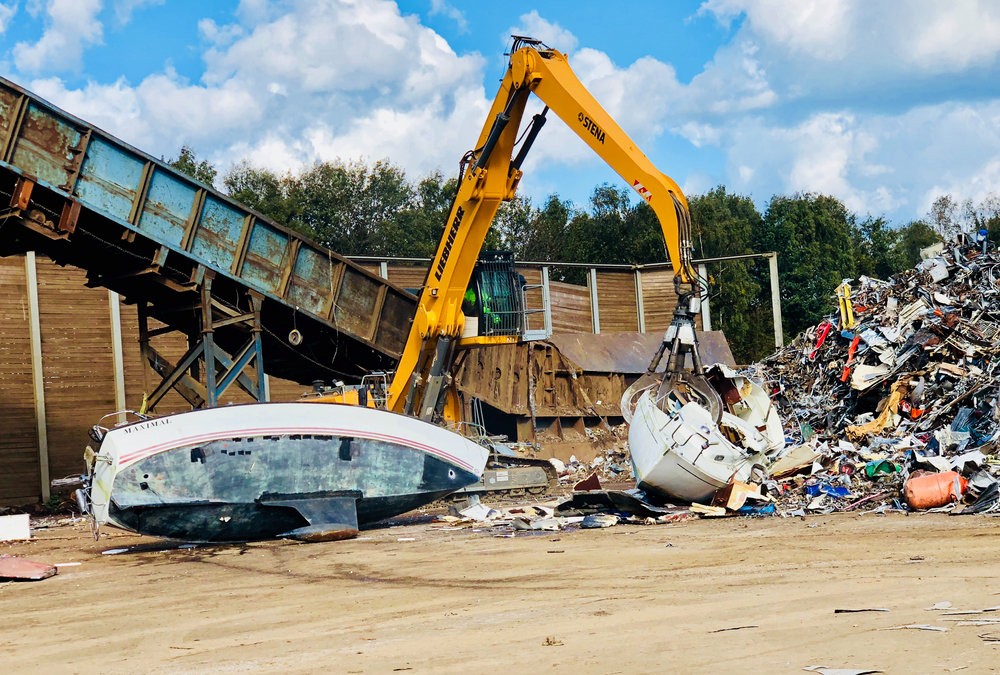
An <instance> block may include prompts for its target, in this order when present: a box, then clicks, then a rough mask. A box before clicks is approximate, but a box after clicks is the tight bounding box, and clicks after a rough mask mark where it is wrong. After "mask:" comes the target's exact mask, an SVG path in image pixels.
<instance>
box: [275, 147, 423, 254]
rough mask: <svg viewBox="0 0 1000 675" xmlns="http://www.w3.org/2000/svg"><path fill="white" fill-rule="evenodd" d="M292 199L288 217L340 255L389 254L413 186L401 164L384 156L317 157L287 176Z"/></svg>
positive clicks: (411, 196) (394, 251) (408, 203)
mask: <svg viewBox="0 0 1000 675" xmlns="http://www.w3.org/2000/svg"><path fill="white" fill-rule="evenodd" d="M285 194H286V197H287V199H289V200H290V201H291V202H292V203H293V204H294V205H295V208H294V209H293V211H294V214H293V215H292V220H291V222H290V223H289V224H290V225H292V226H293V227H295V228H296V229H298V230H299V231H302V232H309V233H311V236H312V237H313V238H314V239H316V241H317V242H319V243H320V244H322V245H324V246H327V247H329V248H331V249H333V250H334V251H337V252H338V253H340V254H343V255H392V254H396V253H398V252H399V251H398V250H394V246H393V242H398V241H399V240H400V239H401V236H400V233H399V231H398V226H399V223H398V221H397V220H396V218H397V216H398V214H399V213H401V212H403V211H405V210H406V209H407V208H408V207H410V206H411V204H412V201H413V199H414V198H415V194H414V190H413V188H412V187H411V186H410V184H409V183H408V182H407V180H406V175H405V173H404V172H403V170H402V169H400V168H399V167H396V166H393V165H391V164H389V163H388V162H386V161H382V160H380V161H377V162H375V164H374V165H372V166H371V167H369V166H367V165H366V164H364V163H362V162H354V163H350V164H345V163H343V162H341V161H339V160H337V161H334V162H321V163H317V164H315V165H314V166H313V167H312V168H310V169H309V170H308V171H305V172H304V173H302V174H300V175H299V176H295V177H292V178H290V179H288V181H287V188H286V191H285Z"/></svg>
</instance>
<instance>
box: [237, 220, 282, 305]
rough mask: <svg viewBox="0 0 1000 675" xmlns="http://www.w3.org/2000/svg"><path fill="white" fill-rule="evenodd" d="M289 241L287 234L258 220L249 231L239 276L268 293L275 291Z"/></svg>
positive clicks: (279, 281) (278, 283) (279, 283)
mask: <svg viewBox="0 0 1000 675" xmlns="http://www.w3.org/2000/svg"><path fill="white" fill-rule="evenodd" d="M290 243H291V242H290V239H289V236H288V235H287V234H285V233H284V232H282V231H281V230H279V229H277V228H274V227H271V226H270V225H268V224H267V223H264V222H261V221H259V220H258V221H257V222H256V223H255V224H254V228H253V232H251V233H250V243H249V244H248V245H247V257H246V260H245V261H244V262H243V269H241V270H240V277H241V278H243V279H244V280H245V281H246V282H247V283H249V284H250V285H251V286H254V287H256V288H259V289H261V290H264V291H268V292H270V293H275V292H277V290H278V287H279V286H281V272H282V270H283V269H284V268H285V266H286V265H287V264H288V249H289V244H290Z"/></svg>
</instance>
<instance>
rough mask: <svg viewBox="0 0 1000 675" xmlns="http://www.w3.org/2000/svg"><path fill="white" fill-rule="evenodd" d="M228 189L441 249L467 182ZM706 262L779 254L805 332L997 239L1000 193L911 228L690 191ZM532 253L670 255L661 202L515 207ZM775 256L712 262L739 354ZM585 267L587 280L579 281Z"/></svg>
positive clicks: (324, 178)
mask: <svg viewBox="0 0 1000 675" xmlns="http://www.w3.org/2000/svg"><path fill="white" fill-rule="evenodd" d="M170 163H171V164H172V165H174V166H175V167H177V168H178V169H180V170H182V171H184V172H186V173H188V174H189V175H191V176H193V177H195V178H197V179H198V180H201V181H202V182H205V183H208V184H214V183H215V182H217V179H219V176H218V172H217V170H216V168H215V167H214V166H212V165H211V164H210V163H208V162H207V161H205V160H199V159H198V157H197V156H196V154H195V153H194V152H193V151H192V150H191V149H190V148H187V147H185V148H182V150H181V152H180V154H179V156H178V157H177V158H175V159H173V160H171V162H170ZM221 185H222V188H223V190H224V191H225V192H226V193H228V194H229V195H230V196H231V197H233V198H234V199H236V200H238V201H240V202H242V203H243V204H245V205H247V206H249V207H250V208H252V209H255V210H256V211H259V212H260V213H262V214H264V215H265V216H267V217H269V218H271V219H273V220H275V221H277V222H279V223H282V224H284V225H286V226H288V227H290V228H292V229H294V230H297V231H298V232H301V233H302V234H304V235H306V236H308V237H310V238H311V239H313V240H315V241H317V242H318V243H320V244H322V245H324V246H327V247H329V248H331V249H332V250H334V251H337V252H338V253H341V254H343V255H375V256H393V257H430V256H432V255H433V254H434V251H435V249H436V246H437V243H438V241H439V239H440V237H441V233H442V231H443V228H444V224H445V220H446V218H447V215H448V211H449V209H450V207H451V202H452V199H453V198H454V195H455V193H456V191H457V179H456V178H454V177H445V176H443V175H442V174H440V173H432V174H430V175H428V176H425V177H423V178H420V179H419V180H416V181H414V180H411V179H410V178H408V177H407V176H406V174H405V172H404V171H403V170H402V169H401V168H399V167H397V166H394V165H393V164H391V163H390V162H388V161H385V160H381V161H376V162H374V163H371V164H369V163H365V162H360V161H356V162H343V161H340V160H337V161H333V162H322V163H317V164H314V165H313V166H311V167H308V168H306V169H304V170H303V171H301V172H299V173H284V174H278V173H275V172H273V171H270V170H268V169H264V168H261V167H257V166H254V165H252V164H250V163H248V162H245V161H244V162H240V163H238V164H236V165H235V166H233V167H232V168H231V169H230V170H229V171H227V172H226V173H225V174H224V175H223V176H222V177H221ZM688 201H689V205H690V208H691V218H692V227H693V240H694V248H695V252H694V253H695V258H714V257H723V256H732V255H741V254H747V253H764V252H770V251H775V252H777V253H778V271H779V282H780V287H781V303H782V316H783V324H784V332H785V334H786V335H788V336H794V335H796V334H798V333H799V332H800V331H801V330H803V329H805V328H807V327H809V326H811V325H813V324H815V323H817V322H818V321H820V320H821V318H822V317H823V316H824V315H825V314H827V313H829V312H830V311H831V310H832V309H833V307H834V306H835V300H834V295H833V289H834V288H835V287H836V286H838V285H839V284H840V283H841V282H842V281H843V280H844V279H856V278H858V277H860V276H861V275H867V276H871V277H876V278H882V279H884V278H886V277H888V276H890V275H891V274H894V273H896V272H899V271H902V270H904V269H907V268H909V267H912V266H913V265H914V264H916V263H917V262H918V261H919V251H920V249H921V248H924V247H926V246H929V245H931V244H933V243H935V242H937V241H940V240H941V239H942V238H943V237H949V236H951V235H953V234H954V233H956V232H958V231H962V230H965V231H968V229H969V228H976V229H978V228H985V229H988V230H989V232H990V238H991V239H993V240H996V239H1000V200H998V199H997V198H996V197H994V196H990V197H988V198H986V199H984V200H983V201H982V202H979V203H975V204H974V203H972V202H966V203H964V204H959V203H958V202H956V201H955V200H954V199H952V198H951V197H950V196H948V195H945V196H942V197H940V198H938V200H937V201H935V203H934V206H933V207H932V208H931V210H930V212H929V213H928V214H927V216H926V217H925V218H923V219H921V220H915V221H912V222H909V223H906V224H904V225H902V226H895V227H894V226H893V225H892V224H890V223H889V222H887V221H886V220H885V219H884V218H881V217H873V216H870V215H868V216H864V217H861V216H859V215H858V214H855V213H852V212H851V211H850V210H849V209H847V207H845V206H844V204H843V203H842V202H841V201H839V200H838V199H836V198H835V197H831V196H827V195H818V194H811V193H799V194H794V195H790V196H789V195H775V196H773V197H771V199H770V200H769V201H768V203H767V206H766V208H765V209H764V211H763V213H761V212H760V210H759V209H758V208H757V206H756V205H755V204H754V202H753V200H752V199H751V198H750V197H748V196H745V195H737V194H732V193H730V192H729V191H728V190H727V189H726V188H725V187H724V186H718V187H716V188H714V189H712V190H709V191H708V192H706V193H705V194H702V195H694V196H690V197H689V199H688ZM485 247H486V248H487V249H497V250H510V251H513V253H514V256H515V258H516V259H517V260H522V261H535V262H579V263H593V264H610V263H623V264H630V265H641V264H649V263H657V262H664V261H666V259H667V258H666V253H665V251H664V243H663V236H662V234H661V232H660V227H659V224H658V221H657V219H656V216H655V214H654V213H653V210H652V209H651V208H650V207H649V206H648V205H647V204H646V203H645V201H643V200H642V199H637V198H633V195H632V193H631V191H630V190H628V189H627V188H624V187H617V186H613V185H608V184H604V185H599V186H597V187H595V188H594V191H593V193H592V194H591V197H590V200H589V203H588V204H587V205H586V207H585V208H581V207H579V206H577V205H575V204H573V203H572V202H570V201H568V200H564V199H562V198H560V197H559V196H558V195H557V194H553V195H550V196H549V197H548V198H547V199H545V200H544V201H543V202H542V203H540V204H535V203H533V202H532V200H530V199H528V198H526V197H517V198H516V199H514V200H513V201H510V202H506V203H504V204H503V205H502V206H501V208H500V210H499V212H498V213H497V216H496V218H495V220H494V224H493V228H492V229H491V231H490V233H489V235H488V237H487V241H486V244H485ZM767 268H768V266H767V262H766V261H764V260H741V261H730V262H725V263H714V264H711V265H710V266H709V267H708V272H709V274H708V277H709V278H708V279H707V280H706V281H707V286H708V293H709V298H710V307H711V312H712V325H713V328H716V329H720V330H723V331H725V333H726V336H727V338H728V339H729V342H730V345H731V346H732V349H733V353H734V356H735V357H736V359H737V361H738V362H743V363H747V362H751V361H754V360H757V359H760V358H763V357H765V356H767V355H768V354H770V353H771V352H772V351H773V349H774V338H773V330H772V319H771V305H770V282H769V279H768V270H767ZM553 274H554V277H555V278H556V279H561V280H566V281H574V282H577V283H581V282H582V272H581V271H580V270H573V269H572V268H563V269H561V270H560V269H559V268H558V267H556V268H554V269H553ZM577 275H579V276H580V278H577Z"/></svg>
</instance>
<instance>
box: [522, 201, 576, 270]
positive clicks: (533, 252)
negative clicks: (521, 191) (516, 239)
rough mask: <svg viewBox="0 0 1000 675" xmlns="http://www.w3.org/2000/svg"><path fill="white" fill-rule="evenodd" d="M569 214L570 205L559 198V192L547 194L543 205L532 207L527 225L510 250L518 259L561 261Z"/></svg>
mask: <svg viewBox="0 0 1000 675" xmlns="http://www.w3.org/2000/svg"><path fill="white" fill-rule="evenodd" d="M572 214H573V205H572V204H571V203H570V202H568V201H563V200H561V199H559V195H554V194H553V195H549V198H548V199H547V200H546V201H545V206H543V207H542V208H541V209H539V210H537V211H536V210H532V214H531V225H530V227H529V229H528V232H527V235H526V237H525V239H524V240H523V243H522V244H521V245H520V246H517V247H515V248H514V249H513V250H514V254H515V257H517V258H518V259H520V260H531V261H538V262H554V261H565V260H566V257H565V255H564V253H563V251H564V249H563V247H564V246H565V244H566V231H567V228H568V226H569V221H570V218H571V217H572Z"/></svg>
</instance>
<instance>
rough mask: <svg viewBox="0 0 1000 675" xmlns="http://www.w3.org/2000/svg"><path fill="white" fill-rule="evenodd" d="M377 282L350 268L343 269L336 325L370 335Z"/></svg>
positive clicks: (376, 297)
mask: <svg viewBox="0 0 1000 675" xmlns="http://www.w3.org/2000/svg"><path fill="white" fill-rule="evenodd" d="M378 286H379V283H378V282H377V281H375V280H374V279H372V278H371V277H369V276H366V275H364V274H362V273H361V272H358V271H356V270H354V269H351V268H349V267H348V268H346V269H345V270H344V279H343V281H342V282H341V286H340V293H339V294H338V295H337V307H336V309H335V310H334V319H335V322H336V324H337V325H338V326H343V327H344V328H345V329H346V330H349V331H351V332H352V333H356V334H357V335H367V336H371V335H372V334H373V333H374V328H375V319H376V318H377V317H376V316H375V305H376V303H377V301H378V293H377V291H378Z"/></svg>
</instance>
